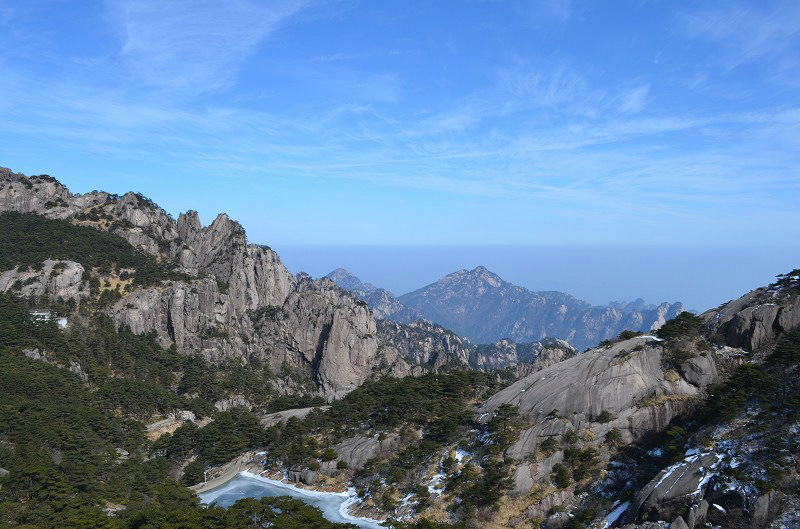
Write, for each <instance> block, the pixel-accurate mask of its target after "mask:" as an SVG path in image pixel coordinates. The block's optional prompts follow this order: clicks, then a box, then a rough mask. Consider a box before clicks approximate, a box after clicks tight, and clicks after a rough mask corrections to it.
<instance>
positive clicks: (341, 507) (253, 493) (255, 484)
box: [198, 472, 383, 529]
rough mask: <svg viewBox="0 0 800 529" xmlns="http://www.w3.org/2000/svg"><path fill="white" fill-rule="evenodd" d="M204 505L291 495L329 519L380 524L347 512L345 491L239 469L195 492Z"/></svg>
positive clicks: (373, 528)
mask: <svg viewBox="0 0 800 529" xmlns="http://www.w3.org/2000/svg"><path fill="white" fill-rule="evenodd" d="M198 496H199V497H200V501H202V502H203V503H206V504H209V505H211V504H213V505H218V506H220V507H228V506H229V505H233V504H234V503H236V501H237V500H241V499H243V498H256V499H258V498H263V497H265V496H271V497H274V496H291V497H292V498H297V499H299V500H302V501H304V502H305V503H307V504H309V505H313V506H314V507H316V508H317V509H319V510H320V511H322V515H323V516H324V517H325V518H326V519H327V520H330V521H331V522H338V523H351V524H353V525H356V526H358V527H363V528H365V529H379V528H382V527H383V526H382V525H380V523H379V522H377V521H375V520H369V519H367V518H356V517H355V516H351V515H350V514H348V513H347V507H349V506H350V504H352V503H353V500H354V498H353V497H351V496H350V494H348V493H347V492H319V491H315V490H304V489H299V488H297V487H293V486H292V485H287V484H286V483H282V482H280V481H276V480H274V479H267V478H263V477H261V476H257V475H255V474H251V473H249V472H240V473H239V474H238V475H237V476H236V477H235V478H233V479H232V480H230V481H229V482H227V483H226V484H225V485H222V486H221V487H217V488H216V489H212V490H210V491H208V492H204V493H201V494H199V495H198Z"/></svg>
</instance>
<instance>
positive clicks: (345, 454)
mask: <svg viewBox="0 0 800 529" xmlns="http://www.w3.org/2000/svg"><path fill="white" fill-rule="evenodd" d="M399 442H400V437H399V436H398V435H397V434H389V435H387V436H385V437H383V438H379V437H367V436H364V435H359V436H357V437H350V438H348V439H345V440H344V441H342V442H341V443H339V444H337V445H336V446H334V447H333V449H334V450H335V451H336V455H337V456H338V458H337V459H338V460H339V461H344V462H345V463H346V464H347V467H348V468H352V469H355V470H361V469H362V468H364V465H365V464H366V463H367V461H369V460H370V459H373V458H376V457H384V456H386V455H388V454H389V453H391V451H392V450H393V449H394V448H395V447H397V446H398V444H399Z"/></svg>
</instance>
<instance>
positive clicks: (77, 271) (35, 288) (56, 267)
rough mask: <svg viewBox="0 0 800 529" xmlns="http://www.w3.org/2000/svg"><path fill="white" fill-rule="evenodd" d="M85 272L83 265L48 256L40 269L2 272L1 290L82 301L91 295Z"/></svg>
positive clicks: (25, 295)
mask: <svg viewBox="0 0 800 529" xmlns="http://www.w3.org/2000/svg"><path fill="white" fill-rule="evenodd" d="M83 273H84V269H83V266H81V265H80V264H78V263H75V262H72V261H54V260H51V259H47V260H46V261H44V262H43V263H42V267H41V269H39V270H33V269H31V268H28V269H27V270H24V271H23V270H21V269H20V268H15V269H14V270H7V271H5V272H2V273H0V292H9V291H11V292H15V293H17V294H19V295H21V296H24V297H26V298H30V297H31V296H33V297H35V298H39V297H41V296H49V297H52V298H56V299H60V300H63V301H67V300H74V301H80V300H81V299H82V298H85V297H87V296H88V295H89V288H88V285H86V284H85V283H84V281H83Z"/></svg>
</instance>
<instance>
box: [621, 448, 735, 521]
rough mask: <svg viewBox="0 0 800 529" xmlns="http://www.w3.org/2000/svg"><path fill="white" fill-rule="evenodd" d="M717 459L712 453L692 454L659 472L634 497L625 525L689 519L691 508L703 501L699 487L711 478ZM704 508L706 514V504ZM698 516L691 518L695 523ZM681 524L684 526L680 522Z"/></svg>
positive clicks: (718, 457)
mask: <svg viewBox="0 0 800 529" xmlns="http://www.w3.org/2000/svg"><path fill="white" fill-rule="evenodd" d="M721 459H722V457H721V456H719V455H718V454H715V453H713V452H709V453H705V454H695V455H691V456H688V457H687V458H686V459H685V460H683V461H680V462H678V463H675V464H674V465H672V466H670V467H669V468H666V469H664V470H662V471H661V472H660V473H659V474H658V475H657V476H656V477H655V478H653V479H652V481H650V483H648V484H647V485H645V486H644V487H643V488H642V489H641V490H640V491H639V492H638V493H637V494H636V497H635V498H634V500H633V502H632V503H631V507H630V509H629V510H628V515H627V520H628V522H629V523H635V522H644V521H656V520H672V519H674V518H675V517H676V516H682V515H686V516H687V517H689V512H690V509H691V508H692V505H693V504H694V503H695V502H696V501H698V500H702V499H703V492H704V490H703V487H704V485H705V483H707V482H708V480H709V479H710V478H711V477H712V476H713V475H714V468H716V466H717V465H718V464H719V462H720V460H721ZM705 508H706V511H707V510H708V504H706V507H705ZM698 515H699V511H698V512H695V514H694V516H693V517H692V518H693V519H695V520H696V519H697V517H698ZM681 521H682V522H683V523H684V525H685V522H684V520H683V519H681Z"/></svg>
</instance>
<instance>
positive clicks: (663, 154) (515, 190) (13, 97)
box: [0, 0, 800, 246]
mask: <svg viewBox="0 0 800 529" xmlns="http://www.w3.org/2000/svg"><path fill="white" fill-rule="evenodd" d="M798 50H800V6H799V5H798V4H797V3H796V2H793V1H787V2H774V1H759V2H750V3H743V2H727V1H726V2H697V1H690V2H680V1H648V0H640V1H630V2H600V1H586V2H583V1H578V0H575V1H543V0H542V1H522V0H516V1H511V2H501V1H463V0H462V1H458V2H446V1H438V0H437V1H429V2H413V1H403V2H377V1H363V2H360V1H332V0H325V1H319V2H315V1H302V0H277V1H269V2H267V1H252V2H250V1H246V0H237V1H232V2H227V1H225V2H222V1H220V2H216V1H208V0H191V1H170V2H165V1H154V0H120V1H113V2H112V1H109V2H92V1H83V2H73V1H48V2H44V1H38V0H25V1H24V2H23V1H10V0H0V165H4V166H7V167H10V168H12V169H14V170H17V171H21V172H25V173H28V174H37V173H48V174H52V175H53V176H56V177H57V178H59V179H61V180H62V181H63V182H65V183H66V184H67V185H69V186H70V188H72V189H73V190H74V191H79V192H82V191H89V190H91V189H95V188H98V189H106V190H110V191H114V192H124V191H127V190H138V191H141V192H143V193H145V194H146V195H148V196H151V197H152V198H153V199H154V200H156V201H157V202H158V203H159V204H161V205H162V206H163V207H165V208H166V209H167V210H168V211H170V212H171V213H173V214H177V213H178V212H179V211H184V210H186V209H189V208H192V209H197V210H199V211H200V213H201V216H202V218H203V220H204V221H205V222H210V221H211V220H212V219H213V216H214V215H215V214H216V213H217V212H219V211H223V210H224V211H227V212H228V213H229V214H230V215H231V216H232V217H234V218H237V219H239V220H240V221H241V222H242V223H243V224H244V225H245V227H246V228H247V229H248V233H249V235H250V239H251V240H253V241H256V242H261V243H265V244H270V245H273V246H280V245H292V244H298V245H314V244H367V245H369V244H389V245H392V244H415V245H419V244H421V245H425V244H432V245H442V244H460V245H487V244H512V245H531V244H567V245H569V244H576V245H586V244H625V245H635V244H668V245H669V244H681V245H708V244H711V245H716V244H719V245H749V244H756V243H758V244H765V245H783V246H791V245H795V246H796V245H797V227H798V226H800V208H798V199H799V198H800V101H798V94H800V53H798Z"/></svg>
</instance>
